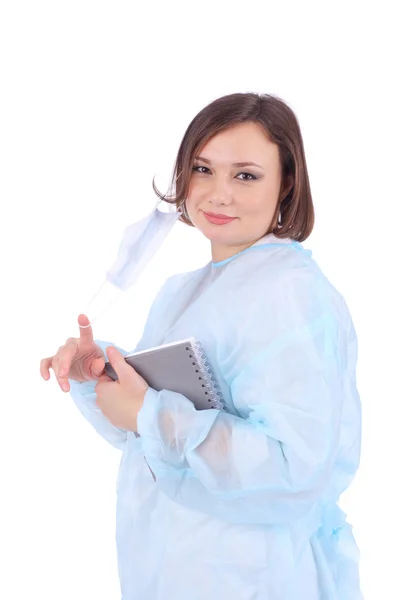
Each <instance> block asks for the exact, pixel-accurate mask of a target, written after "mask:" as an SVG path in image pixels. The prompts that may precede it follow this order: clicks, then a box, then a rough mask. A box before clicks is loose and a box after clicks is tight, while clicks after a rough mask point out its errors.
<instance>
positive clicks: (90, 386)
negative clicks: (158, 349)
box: [69, 277, 173, 450]
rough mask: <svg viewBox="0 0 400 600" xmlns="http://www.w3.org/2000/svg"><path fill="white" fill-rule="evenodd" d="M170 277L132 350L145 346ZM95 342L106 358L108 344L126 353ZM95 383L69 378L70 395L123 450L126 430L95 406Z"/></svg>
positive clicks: (124, 353)
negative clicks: (112, 421) (116, 424)
mask: <svg viewBox="0 0 400 600" xmlns="http://www.w3.org/2000/svg"><path fill="white" fill-rule="evenodd" d="M172 279H173V277H170V278H169V279H167V280H166V281H165V283H164V285H163V286H162V287H161V289H160V290H159V292H158V293H157V295H156V298H155V300H154V302H153V304H152V306H151V308H150V311H149V315H148V317H147V320H146V324H145V327H144V330H143V334H142V337H141V339H140V341H139V343H138V344H137V346H136V348H135V350H134V351H138V350H140V349H142V347H146V343H147V341H146V340H147V339H148V337H149V335H150V334H151V332H152V328H153V320H154V315H155V313H157V310H158V305H159V303H160V301H162V299H163V298H164V295H165V290H166V288H167V286H168V285H169V284H170V282H171V280H172ZM95 343H96V344H97V345H98V346H100V348H101V349H102V351H103V353H104V357H105V358H107V357H106V348H108V346H114V347H116V348H117V349H118V350H119V351H120V352H121V354H123V355H124V356H126V355H127V354H128V352H127V351H125V350H123V349H122V348H119V347H118V346H115V344H111V343H108V342H105V341H101V340H95ZM96 383H97V382H96V381H94V380H93V381H85V382H82V383H80V382H77V381H74V380H72V379H70V380H69V384H70V394H71V397H72V399H73V401H74V402H75V404H76V406H77V408H78V410H79V411H80V413H81V414H82V415H83V417H84V418H85V419H86V420H87V421H88V422H89V423H90V424H91V425H92V427H94V429H95V430H96V431H97V433H98V434H99V435H101V436H102V437H103V438H104V439H105V440H107V441H108V442H109V443H110V444H111V445H112V446H114V447H115V448H117V449H118V450H123V449H124V447H125V442H126V440H127V432H126V431H125V430H123V429H119V428H118V427H115V426H114V425H112V424H111V423H110V421H109V420H108V419H107V417H105V416H104V415H103V413H102V412H101V410H100V409H99V408H98V407H97V405H96V393H95V391H94V390H95V387H96Z"/></svg>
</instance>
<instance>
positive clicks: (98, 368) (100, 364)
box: [90, 358, 106, 377]
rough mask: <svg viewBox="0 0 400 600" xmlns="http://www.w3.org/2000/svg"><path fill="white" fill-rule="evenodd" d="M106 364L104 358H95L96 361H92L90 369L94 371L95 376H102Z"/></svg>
mask: <svg viewBox="0 0 400 600" xmlns="http://www.w3.org/2000/svg"><path fill="white" fill-rule="evenodd" d="M105 364H106V361H105V360H104V358H95V359H94V361H93V362H92V366H91V369H90V370H91V372H92V375H93V376H94V377H100V375H101V374H102V373H103V371H104V367H105Z"/></svg>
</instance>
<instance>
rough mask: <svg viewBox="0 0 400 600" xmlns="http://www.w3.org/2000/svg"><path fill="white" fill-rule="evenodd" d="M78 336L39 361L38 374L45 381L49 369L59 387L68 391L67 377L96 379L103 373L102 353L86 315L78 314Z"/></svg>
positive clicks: (80, 379) (77, 379)
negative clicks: (79, 327) (51, 370)
mask: <svg viewBox="0 0 400 600" xmlns="http://www.w3.org/2000/svg"><path fill="white" fill-rule="evenodd" d="M78 323H79V325H81V326H82V327H85V328H84V329H80V337H79V338H69V339H68V340H67V341H66V342H65V344H64V346H61V347H60V348H59V349H58V351H57V353H56V354H54V356H49V358H44V359H43V360H42V361H41V363H40V374H41V376H42V377H43V379H44V380H45V381H48V380H49V379H50V369H53V371H54V375H55V376H56V379H57V381H58V384H59V386H60V388H61V389H62V390H63V391H64V392H68V391H69V382H68V379H73V380H75V381H79V382H81V383H82V382H83V381H91V380H95V379H98V378H99V377H100V375H101V374H102V373H104V365H105V360H104V354H103V351H102V349H101V348H99V346H97V345H96V344H95V343H94V341H93V332H92V328H91V327H88V325H89V319H88V318H87V316H86V315H79V318H78Z"/></svg>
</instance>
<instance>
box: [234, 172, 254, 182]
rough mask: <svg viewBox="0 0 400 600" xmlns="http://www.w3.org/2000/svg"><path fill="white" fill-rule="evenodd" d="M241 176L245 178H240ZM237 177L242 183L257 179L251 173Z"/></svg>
mask: <svg viewBox="0 0 400 600" xmlns="http://www.w3.org/2000/svg"><path fill="white" fill-rule="evenodd" d="M240 175H243V177H240ZM237 177H238V178H239V179H241V180H242V181H251V180H252V179H257V177H255V176H254V175H252V174H251V173H239V175H238V176H237Z"/></svg>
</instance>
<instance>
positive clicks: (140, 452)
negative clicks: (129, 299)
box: [41, 94, 362, 600]
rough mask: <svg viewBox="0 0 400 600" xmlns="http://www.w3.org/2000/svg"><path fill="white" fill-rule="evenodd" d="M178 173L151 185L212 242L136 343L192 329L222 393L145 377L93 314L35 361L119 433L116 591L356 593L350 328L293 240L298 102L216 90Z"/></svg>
mask: <svg viewBox="0 0 400 600" xmlns="http://www.w3.org/2000/svg"><path fill="white" fill-rule="evenodd" d="M174 184H175V189H174V192H175V193H174V195H170V196H168V197H163V199H164V200H166V201H167V202H174V203H175V204H176V206H177V207H179V208H181V209H182V211H183V215H182V217H181V218H182V220H183V221H184V222H185V223H187V224H188V225H191V226H194V227H196V228H197V229H198V230H199V231H201V232H202V233H203V235H205V236H206V237H207V238H208V239H209V240H210V242H211V256H212V260H211V261H210V262H209V263H208V264H207V265H206V266H205V267H203V268H201V269H199V270H197V271H195V272H191V273H187V274H183V275H182V274H180V275H176V276H174V277H172V278H170V279H168V280H167V282H166V283H165V285H164V286H163V287H162V289H161V291H160V292H159V294H158V296H157V298H156V300H155V302H154V304H153V306H152V308H151V310H150V313H149V317H148V320H147V323H146V326H145V329H144V333H143V337H142V339H141V341H140V342H139V345H138V346H137V348H136V350H142V349H145V348H150V347H152V346H156V345H160V344H163V343H168V342H172V341H176V340H180V339H185V338H187V337H195V338H197V339H198V340H199V341H200V342H201V343H202V345H203V347H204V349H205V353H206V355H207V357H208V358H209V360H210V362H211V364H212V365H213V367H214V371H215V374H216V377H217V379H218V381H219V384H220V386H221V388H222V392H223V396H224V399H225V403H226V406H227V411H226V412H224V411H218V410H206V411H197V410H196V409H195V408H194V406H193V404H192V403H191V402H190V401H189V400H188V399H187V398H185V397H184V396H182V395H179V394H176V393H174V392H170V391H167V390H163V391H161V392H156V391H155V390H153V389H151V388H149V387H148V385H147V383H146V382H145V381H144V380H143V379H142V378H141V377H140V376H139V375H138V374H137V373H136V372H135V371H134V370H133V369H132V368H131V367H130V366H128V365H126V363H125V361H124V358H123V356H124V354H125V353H124V352H123V351H120V350H118V349H116V348H113V347H112V346H110V345H109V344H105V343H101V342H99V343H97V344H96V343H95V342H94V341H93V337H92V330H91V328H90V327H87V328H86V329H81V333H80V338H79V339H69V340H68V341H67V343H66V344H65V345H64V346H63V347H61V348H60V349H59V351H58V352H57V354H56V355H55V356H53V357H50V358H48V359H44V360H43V361H42V363H41V374H42V376H43V377H44V379H48V378H49V376H50V375H49V368H50V367H51V368H52V369H53V370H54V373H55V376H56V377H57V380H58V382H59V383H60V385H61V387H62V389H64V390H65V391H68V390H70V392H71V395H72V397H73V399H74V401H75V402H76V404H77V406H78V408H79V409H80V411H81V412H82V413H83V415H84V416H85V417H86V418H87V419H88V420H89V422H90V423H91V424H92V425H93V426H94V427H95V428H96V430H97V431H98V432H99V433H100V434H101V435H103V436H104V437H105V438H106V439H107V440H108V441H109V442H110V443H111V444H113V445H114V446H116V447H117V448H120V449H121V450H122V453H123V454H122V461H121V466H120V473H119V480H118V507H117V511H118V514H117V546H118V556H119V570H120V579H121V587H122V597H123V599H124V600H133V599H134V598H135V599H136V598H138V599H140V600H171V599H172V598H173V599H174V600H183V599H184V600H187V599H188V598H190V599H191V600H222V599H229V600H267V599H268V600H278V599H279V600H294V599H296V600H317V599H318V600H322V599H324V600H350V599H351V600H356V599H360V598H361V597H362V596H361V592H360V588H359V580H358V564H357V563H358V551H357V546H356V544H355V542H354V539H353V536H352V532H351V527H350V525H348V524H347V522H346V519H345V515H344V513H343V512H342V511H341V510H340V509H339V508H338V506H337V501H338V499H339V496H340V495H341V494H342V492H343V491H344V490H345V489H346V488H347V487H348V486H349V484H350V482H351V480H352V479H353V476H354V474H355V472H356V470H357V468H358V464H359V454H360V415H361V410H360V402H359V396H358V393H357V389H356V378H355V371H356V361H357V343H356V336H355V333H354V328H353V325H352V321H351V317H350V315H349V312H348V309H347V307H346V304H345V302H344V300H343V299H342V297H341V296H340V294H339V293H338V292H337V291H336V290H335V289H334V287H333V286H332V285H331V284H330V283H329V281H328V280H327V279H326V278H325V277H324V275H323V274H322V273H321V271H320V269H319V268H318V266H317V264H316V263H315V262H314V260H313V259H312V258H311V256H310V253H309V252H308V251H306V250H304V249H303V247H302V245H301V242H302V241H304V240H305V239H306V238H307V237H308V236H309V234H310V233H311V230H312V228H313V223H314V212H313V205H312V199H311V193H310V186H309V179H308V174H307V167H306V160H305V156H304V149H303V142H302V137H301V132H300V129H299V126H298V123H297V120H296V117H295V115H294V114H293V112H292V110H291V109H290V108H289V107H288V106H287V105H286V104H285V103H284V102H283V101H282V100H280V99H278V98H276V97H273V96H268V95H257V94H233V95H230V96H226V97H223V98H220V99H218V100H216V101H215V102H213V103H211V104H210V105H209V106H207V107H206V108H204V109H203V110H202V111H201V112H200V113H199V114H198V115H197V116H196V117H195V118H194V120H193V121H192V123H191V124H190V125H189V127H188V129H187V131H186V133H185V136H184V138H183V140H182V143H181V146H180V149H179V152H178V156H177V161H176V165H175V171H174ZM156 191H157V190H156ZM157 193H158V192H157ZM78 321H79V324H80V326H81V327H84V326H86V325H88V319H87V317H86V316H85V315H80V317H79V320H78ZM105 353H106V354H107V356H108V358H109V360H110V362H111V364H112V366H113V367H114V369H115V370H116V372H117V374H118V377H119V379H118V381H117V382H113V381H112V380H111V379H109V378H108V376H107V375H105V373H104V372H103V371H104V364H105V360H104V358H105Z"/></svg>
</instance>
